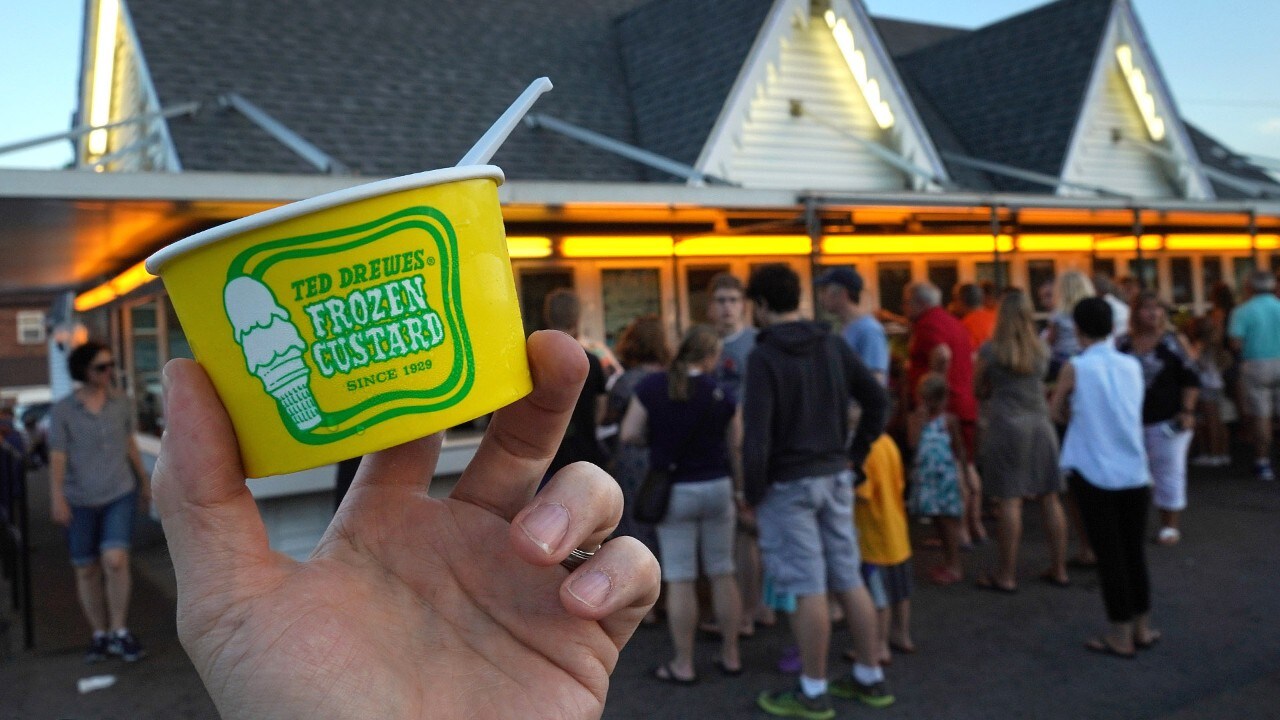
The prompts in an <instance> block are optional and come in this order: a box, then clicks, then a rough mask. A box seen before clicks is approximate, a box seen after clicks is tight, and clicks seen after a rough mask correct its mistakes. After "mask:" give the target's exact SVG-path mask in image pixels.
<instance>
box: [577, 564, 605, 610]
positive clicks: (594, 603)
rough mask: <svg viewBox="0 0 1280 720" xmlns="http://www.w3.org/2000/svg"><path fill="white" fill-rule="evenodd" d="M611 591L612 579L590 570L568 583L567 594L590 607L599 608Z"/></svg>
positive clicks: (597, 571)
mask: <svg viewBox="0 0 1280 720" xmlns="http://www.w3.org/2000/svg"><path fill="white" fill-rule="evenodd" d="M612 591H613V578H611V577H609V576H608V575H605V574H604V573H602V572H600V571H599V570H592V571H591V572H589V573H586V574H584V575H581V576H579V577H577V578H574V580H573V582H571V583H569V594H570V595H572V596H574V597H576V598H578V599H579V600H581V601H582V603H583V604H584V605H590V606H591V607H599V606H600V605H601V604H602V603H603V602H604V601H605V600H607V599H608V598H609V593H610V592H612Z"/></svg>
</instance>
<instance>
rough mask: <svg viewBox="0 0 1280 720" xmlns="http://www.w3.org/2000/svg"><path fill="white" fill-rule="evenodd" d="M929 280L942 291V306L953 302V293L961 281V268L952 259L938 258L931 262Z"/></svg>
mask: <svg viewBox="0 0 1280 720" xmlns="http://www.w3.org/2000/svg"><path fill="white" fill-rule="evenodd" d="M928 273H929V282H931V283H933V284H934V286H935V287H937V288H938V289H939V290H941V291H942V306H943V307H946V306H948V305H950V304H951V294H952V291H953V290H955V287H956V283H958V282H960V269H959V268H958V267H957V266H956V264H955V263H954V262H952V261H947V260H937V261H930V263H929V269H928Z"/></svg>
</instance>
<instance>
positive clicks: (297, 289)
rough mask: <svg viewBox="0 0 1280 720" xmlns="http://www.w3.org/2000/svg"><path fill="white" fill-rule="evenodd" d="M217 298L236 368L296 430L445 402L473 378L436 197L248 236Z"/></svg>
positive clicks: (347, 426)
mask: <svg viewBox="0 0 1280 720" xmlns="http://www.w3.org/2000/svg"><path fill="white" fill-rule="evenodd" d="M318 260H319V261H318ZM223 303H224V309H225V310H226V315H227V320H228V321H229V323H230V326H231V328H230V329H231V333H232V337H233V338H234V339H235V342H236V344H237V345H239V346H240V349H241V351H242V352H243V353H244V359H245V367H246V369H247V370H248V371H249V373H250V374H252V375H253V376H254V377H256V378H257V379H258V380H259V381H260V382H261V384H262V387H263V389H264V390H265V391H266V393H267V394H268V395H270V396H271V397H272V398H273V399H274V400H275V403H276V406H277V409H278V410H279V412H280V417H281V419H282V420H283V421H284V425H285V427H286V428H288V430H289V432H290V434H292V435H293V436H294V437H295V438H297V439H298V440H299V441H301V442H305V443H310V444H323V443H329V442H333V441H335V440H339V439H342V438H345V437H349V436H350V435H352V434H355V433H361V432H363V431H364V430H365V429H367V428H369V427H372V426H374V425H376V424H377V423H379V422H382V421H384V420H387V419H389V418H392V417H396V416H399V415H405V414H409V413H427V412H435V411H438V410H442V409H444V408H448V407H451V406H453V405H455V404H457V403H458V402H460V401H461V400H462V399H463V398H464V397H466V396H467V394H468V392H469V391H470V390H471V386H472V384H473V383H474V381H475V359H474V356H473V354H472V348H471V340H470V335H469V334H468V331H467V325H466V319H465V316H464V314H463V311H462V294H461V291H460V288H459V278H458V239H457V235H456V234H455V232H454V228H453V224H452V223H450V222H449V220H448V218H447V217H445V215H444V214H443V213H441V212H440V211H438V210H436V209H435V208H430V207H413V208H407V209H405V210H401V211H399V212H396V213H393V214H391V215H387V216H386V217H383V218H379V219H378V220H375V221H373V222H369V223H364V224H361V225H357V226H353V227H348V228H342V229H340V230H333V231H327V232H322V233H315V234H310V235H301V236H296V237H289V238H282V239H279V240H271V241H268V242H264V243H260V244H258V245H255V246H253V247H251V248H249V249H247V250H245V251H244V252H242V253H240V254H239V255H238V256H237V257H236V259H235V260H234V261H233V262H232V263H231V266H230V269H229V270H228V272H227V283H226V286H225V288H224V291H223ZM410 375H412V376H414V377H413V378H412V379H409V380H407V381H406V379H405V378H406V377H408V376H410Z"/></svg>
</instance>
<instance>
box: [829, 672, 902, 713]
mask: <svg viewBox="0 0 1280 720" xmlns="http://www.w3.org/2000/svg"><path fill="white" fill-rule="evenodd" d="M828 688H829V689H830V691H831V694H832V695H834V696H836V697H838V698H841V699H843V700H853V699H854V698H857V699H858V700H860V701H862V702H863V704H866V705H870V706H871V707H873V708H886V707H889V706H890V705H892V704H893V700H894V698H893V693H891V692H889V686H888V685H886V684H885V682H884V681H883V680H881V681H880V682H878V683H872V684H871V685H863V684H862V683H860V682H858V681H857V680H855V679H853V678H851V677H845V678H840V679H839V680H836V681H834V682H832V683H831V685H829V686H828Z"/></svg>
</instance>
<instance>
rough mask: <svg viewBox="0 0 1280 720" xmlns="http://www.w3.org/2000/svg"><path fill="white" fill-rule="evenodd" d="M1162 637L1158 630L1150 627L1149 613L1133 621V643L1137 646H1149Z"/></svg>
mask: <svg viewBox="0 0 1280 720" xmlns="http://www.w3.org/2000/svg"><path fill="white" fill-rule="evenodd" d="M1162 636H1163V633H1161V632H1160V631H1159V630H1156V629H1155V628H1153V627H1151V613H1144V614H1142V615H1139V616H1138V617H1136V618H1134V619H1133V642H1134V643H1135V644H1137V645H1151V644H1152V643H1154V642H1156V641H1157V640H1159V639H1160V638H1161V637H1162Z"/></svg>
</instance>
